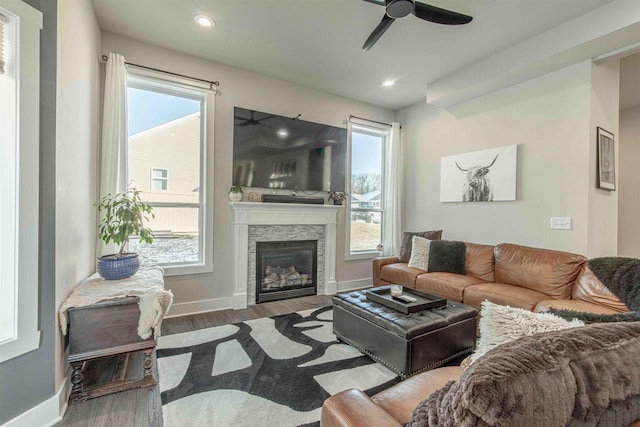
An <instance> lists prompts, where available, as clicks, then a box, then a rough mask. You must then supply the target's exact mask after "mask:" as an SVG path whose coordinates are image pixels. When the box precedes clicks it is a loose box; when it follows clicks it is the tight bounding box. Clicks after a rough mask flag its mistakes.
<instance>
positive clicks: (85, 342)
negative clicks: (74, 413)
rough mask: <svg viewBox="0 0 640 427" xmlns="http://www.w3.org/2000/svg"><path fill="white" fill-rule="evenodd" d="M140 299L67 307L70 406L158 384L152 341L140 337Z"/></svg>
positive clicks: (133, 298)
mask: <svg viewBox="0 0 640 427" xmlns="http://www.w3.org/2000/svg"><path fill="white" fill-rule="evenodd" d="M139 318H140V309H139V308H138V297H127V298H118V299H112V300H107V301H101V302H98V303H95V304H93V305H89V306H85V307H76V308H70V309H69V363H70V364H71V367H72V368H73V373H72V374H71V384H72V386H71V396H70V401H71V403H79V402H84V401H85V400H87V399H91V398H94V397H98V396H103V395H105V394H110V393H115V392H118V391H122V390H127V389H130V388H135V387H147V386H152V385H156V384H157V383H158V381H157V380H156V378H155V377H154V374H153V364H154V350H155V346H156V341H155V339H153V335H152V337H151V338H149V339H146V340H145V339H142V338H140V336H139V335H138V332H137V328H138V320H139Z"/></svg>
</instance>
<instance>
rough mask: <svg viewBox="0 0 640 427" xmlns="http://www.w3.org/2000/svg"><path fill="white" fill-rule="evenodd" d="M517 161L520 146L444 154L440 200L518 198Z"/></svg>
mask: <svg viewBox="0 0 640 427" xmlns="http://www.w3.org/2000/svg"><path fill="white" fill-rule="evenodd" d="M517 163H518V146H517V145H509V146H506V147H499V148H491V149H489V150H482V151H474V152H471V153H464V154H458V155H455V156H448V157H443V158H442V159H441V161H440V201H441V202H498V201H509V200H516V172H517Z"/></svg>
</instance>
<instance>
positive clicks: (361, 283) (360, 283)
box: [338, 277, 373, 292]
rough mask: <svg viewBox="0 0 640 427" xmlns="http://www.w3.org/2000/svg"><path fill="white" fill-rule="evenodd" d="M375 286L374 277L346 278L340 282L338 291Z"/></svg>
mask: <svg viewBox="0 0 640 427" xmlns="http://www.w3.org/2000/svg"><path fill="white" fill-rule="evenodd" d="M372 286H373V278H371V277H368V278H366V279H356V280H346V281H344V282H338V292H347V291H356V290H358V289H366V288H370V287H372Z"/></svg>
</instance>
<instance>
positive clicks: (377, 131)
mask: <svg viewBox="0 0 640 427" xmlns="http://www.w3.org/2000/svg"><path fill="white" fill-rule="evenodd" d="M354 131H357V132H358V133H365V134H369V135H372V136H379V137H381V138H382V147H381V148H382V153H381V156H382V165H381V167H382V170H381V171H380V174H381V177H380V186H381V194H382V196H381V201H380V204H381V206H380V208H377V209H376V208H364V209H352V208H351V194H352V191H351V163H352V162H351V155H352V145H351V141H352V135H353V132H354ZM388 140H389V127H388V126H384V125H374V124H360V123H353V122H348V123H347V147H348V149H347V173H346V175H347V176H346V188H347V190H346V191H347V193H349V195H350V196H349V197H348V198H347V205H346V221H345V223H346V234H345V236H346V237H345V251H344V254H345V256H344V259H345V261H355V260H362V259H373V258H375V257H378V256H380V255H381V254H382V252H381V251H378V250H368V251H351V213H352V212H356V211H359V212H380V243H382V242H384V221H385V220H386V218H385V214H384V210H383V208H382V206H383V205H384V197H385V194H384V188H385V174H384V171H385V170H386V153H387V143H388Z"/></svg>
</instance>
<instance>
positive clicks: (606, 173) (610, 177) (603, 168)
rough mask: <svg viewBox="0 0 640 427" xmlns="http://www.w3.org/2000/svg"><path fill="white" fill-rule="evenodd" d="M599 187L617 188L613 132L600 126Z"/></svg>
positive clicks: (611, 189) (612, 189)
mask: <svg viewBox="0 0 640 427" xmlns="http://www.w3.org/2000/svg"><path fill="white" fill-rule="evenodd" d="M598 188H602V189H605V190H610V191H615V189H616V146H615V140H614V138H613V134H612V133H611V132H609V131H606V130H604V129H602V128H601V127H598Z"/></svg>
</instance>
